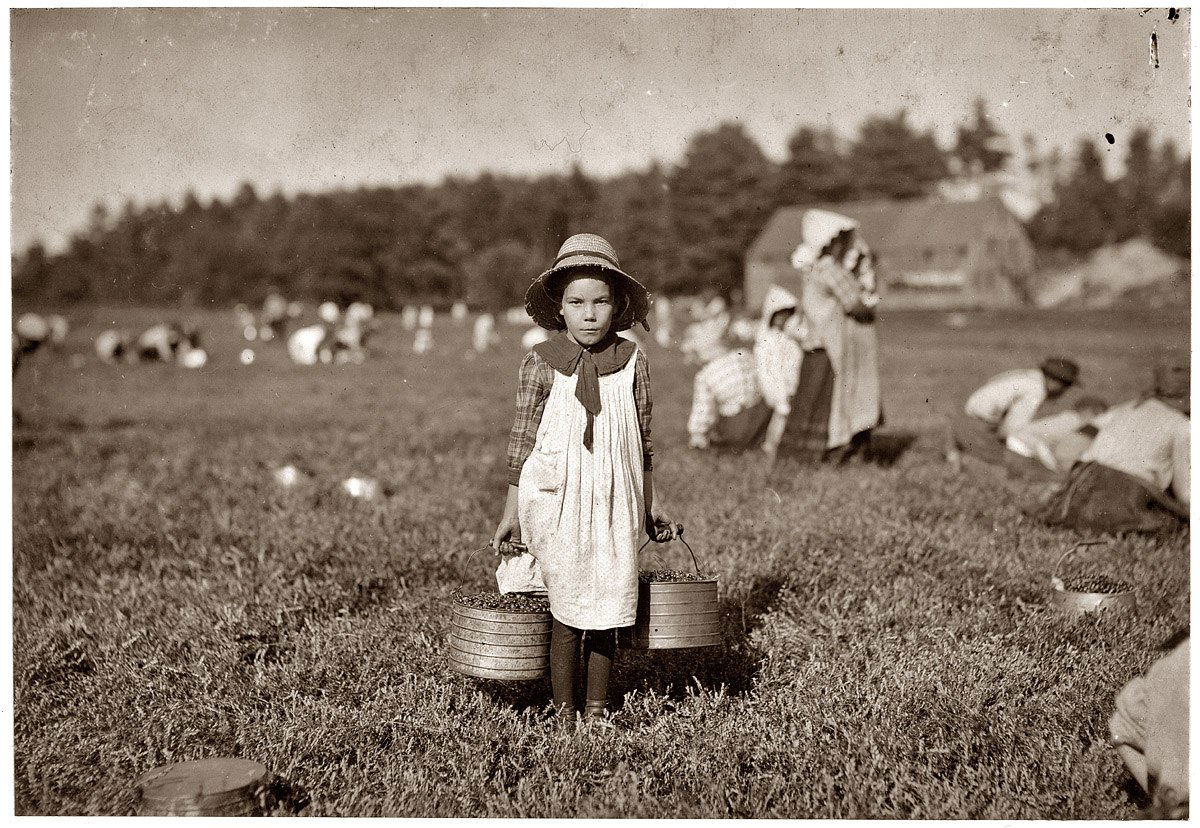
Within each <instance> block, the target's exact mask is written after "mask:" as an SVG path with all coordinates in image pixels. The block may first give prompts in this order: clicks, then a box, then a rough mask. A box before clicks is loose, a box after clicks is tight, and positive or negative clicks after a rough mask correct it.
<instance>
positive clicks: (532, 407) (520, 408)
mask: <svg viewBox="0 0 1200 828" xmlns="http://www.w3.org/2000/svg"><path fill="white" fill-rule="evenodd" d="M553 383H554V369H553V368H551V367H550V364H549V363H547V362H546V361H545V360H543V359H542V358H541V357H539V356H538V355H537V354H536V353H534V352H533V351H530V352H529V353H528V354H526V355H525V359H524V360H523V361H522V362H521V370H520V372H519V373H518V375H517V417H516V419H515V420H514V421H513V427H512V432H511V433H510V434H509V435H508V452H507V454H508V482H509V484H510V485H513V486H517V485H520V483H521V468H522V467H523V466H524V465H525V461H526V460H527V459H529V455H530V453H531V452H532V451H533V444H534V442H535V441H536V440H537V431H538V426H539V425H541V422H542V411H543V410H544V409H545V407H546V398H547V397H548V396H550V386H551V385H552V384H553Z"/></svg>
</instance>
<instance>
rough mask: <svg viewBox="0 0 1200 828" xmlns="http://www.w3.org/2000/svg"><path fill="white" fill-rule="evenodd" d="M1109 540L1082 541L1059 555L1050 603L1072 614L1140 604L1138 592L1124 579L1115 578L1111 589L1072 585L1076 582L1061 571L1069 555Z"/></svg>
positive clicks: (1132, 607)
mask: <svg viewBox="0 0 1200 828" xmlns="http://www.w3.org/2000/svg"><path fill="white" fill-rule="evenodd" d="M1106 543H1108V541H1104V540H1088V541H1080V542H1079V543H1077V544H1075V545H1074V546H1072V547H1071V548H1070V549H1068V550H1067V551H1066V552H1065V553H1063V556H1062V557H1061V558H1059V559H1058V563H1057V564H1055V565H1054V572H1053V573H1052V574H1051V576H1050V586H1051V592H1050V604H1051V605H1052V606H1054V607H1056V608H1057V609H1059V610H1061V611H1063V612H1065V613H1068V614H1071V615H1085V614H1087V613H1092V612H1100V611H1104V612H1116V611H1120V610H1132V609H1134V608H1135V607H1136V606H1137V593H1136V592H1135V591H1134V590H1133V588H1132V587H1130V586H1129V585H1128V584H1125V583H1124V582H1114V583H1113V585H1112V586H1113V589H1112V590H1111V591H1105V592H1096V591H1089V590H1085V589H1072V588H1071V587H1072V586H1073V584H1072V583H1071V582H1069V581H1065V580H1063V578H1061V577H1060V576H1059V574H1058V570H1059V568H1060V567H1061V566H1062V563H1063V561H1065V560H1066V559H1067V556H1068V555H1071V554H1072V553H1074V552H1075V551H1077V550H1079V549H1081V548H1083V547H1085V546H1099V545H1102V544H1106Z"/></svg>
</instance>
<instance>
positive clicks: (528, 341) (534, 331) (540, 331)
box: [521, 325, 550, 351]
mask: <svg viewBox="0 0 1200 828" xmlns="http://www.w3.org/2000/svg"><path fill="white" fill-rule="evenodd" d="M549 338H550V334H549V333H547V331H546V329H545V328H543V327H542V326H541V325H534V326H533V327H532V328H530V329H529V330H527V331H526V332H525V333H524V334H522V336H521V347H522V348H523V349H524V350H526V351H529V350H531V349H532V348H533V346H534V345H537V344H538V343H539V342H545V341H546V340H547V339H549Z"/></svg>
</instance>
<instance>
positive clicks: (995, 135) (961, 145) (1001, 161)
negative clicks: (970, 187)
mask: <svg viewBox="0 0 1200 828" xmlns="http://www.w3.org/2000/svg"><path fill="white" fill-rule="evenodd" d="M1011 154H1012V153H1010V152H1009V151H1008V150H1007V149H1006V148H1005V146H1004V133H1002V132H1001V131H1000V130H999V129H998V128H997V127H996V124H995V123H994V122H993V121H992V119H991V118H990V117H988V113H987V104H986V103H985V102H984V100H983V98H976V99H975V108H974V121H973V122H972V123H970V124H966V125H963V126H960V127H959V128H958V138H957V141H956V142H955V145H954V155H955V157H957V158H958V160H959V161H961V162H962V165H963V168H964V169H965V170H966V171H967V172H969V173H971V174H976V175H977V174H979V173H990V172H996V171H997V170H1001V169H1004V165H1005V164H1006V163H1008V158H1009V156H1010V155H1011Z"/></svg>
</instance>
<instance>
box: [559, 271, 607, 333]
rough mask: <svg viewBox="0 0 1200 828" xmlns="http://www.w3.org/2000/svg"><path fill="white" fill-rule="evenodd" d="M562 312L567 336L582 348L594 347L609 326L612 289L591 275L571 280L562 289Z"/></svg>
mask: <svg viewBox="0 0 1200 828" xmlns="http://www.w3.org/2000/svg"><path fill="white" fill-rule="evenodd" d="M561 309H562V316H563V321H565V322H566V323H567V333H568V334H569V335H570V337H571V338H572V339H574V340H575V341H576V342H578V343H579V344H580V345H583V346H584V347H587V346H589V345H595V344H596V343H597V342H599V341H600V340H601V339H603V338H604V335H605V334H607V333H608V328H609V326H610V325H611V324H612V317H613V292H612V288H611V287H610V286H609V284H608V282H605V281H604V280H603V279H597V278H595V277H592V276H582V277H579V278H576V279H572V280H571V281H570V282H569V283H568V284H567V286H566V288H564V289H563V298H562V308H561Z"/></svg>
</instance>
